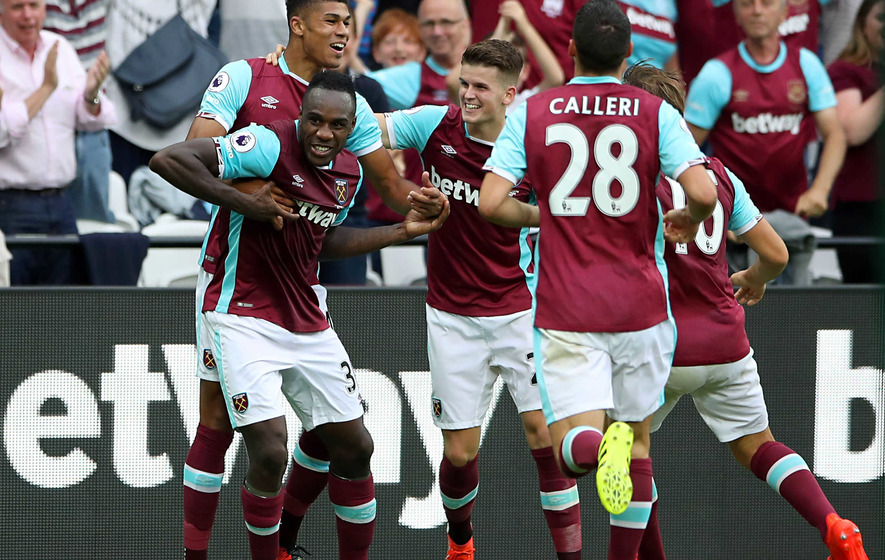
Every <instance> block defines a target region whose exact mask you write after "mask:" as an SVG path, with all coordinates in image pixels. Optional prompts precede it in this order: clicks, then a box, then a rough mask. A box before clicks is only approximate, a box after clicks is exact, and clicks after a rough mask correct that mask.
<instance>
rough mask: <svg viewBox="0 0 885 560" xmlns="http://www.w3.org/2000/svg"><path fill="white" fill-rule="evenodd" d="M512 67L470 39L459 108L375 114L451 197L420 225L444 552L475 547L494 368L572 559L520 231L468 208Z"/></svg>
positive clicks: (573, 541) (455, 558)
mask: <svg viewBox="0 0 885 560" xmlns="http://www.w3.org/2000/svg"><path fill="white" fill-rule="evenodd" d="M521 67H522V57H521V55H520V53H519V51H518V50H516V48H515V47H514V46H513V45H512V44H510V43H508V42H506V41H500V40H495V39H492V40H487V41H482V42H480V43H476V44H474V45H471V46H470V47H468V48H467V50H466V51H465V52H464V55H463V58H462V60H461V74H460V90H459V96H460V102H461V106H460V107H458V106H456V105H449V106H447V107H440V106H433V105H426V106H422V107H418V108H415V109H411V110H408V111H397V112H394V113H389V114H386V115H383V116H382V115H378V118H379V122H380V124H381V125H382V131H383V139H384V144H385V146H387V147H389V148H392V149H404V148H415V149H417V150H418V151H419V152H421V158H422V160H423V162H424V169H425V171H429V172H430V178H431V181H432V182H433V184H434V185H435V186H437V187H438V188H439V189H440V190H441V191H442V192H443V193H444V194H446V195H447V196H448V197H449V200H450V201H451V204H452V214H451V217H450V218H449V223H448V224H446V226H445V227H443V228H442V229H440V230H439V231H435V232H434V233H433V234H431V235H430V238H429V242H428V253H427V286H428V291H427V343H428V357H429V361H430V374H431V377H432V380H433V394H432V397H431V402H430V403H428V404H430V405H431V406H430V408H431V411H432V414H433V420H434V423H436V425H437V426H438V427H439V428H441V429H442V432H443V441H444V444H445V447H444V457H443V460H442V464H441V466H440V473H439V478H440V490H441V491H442V495H443V496H442V498H443V505H444V507H445V512H446V517H447V519H448V522H449V524H448V535H449V551H448V555H447V556H446V558H447V560H470V559H472V558H473V557H474V544H473V527H472V525H471V521H470V520H471V511H472V509H473V504H474V501H475V498H476V495H477V491H478V484H479V470H478V452H479V444H480V435H481V434H480V426H481V425H482V422H483V418H484V416H485V414H486V412H487V410H488V407H489V403H490V401H491V397H492V390H493V387H494V384H495V381H496V379H497V378H498V376H501V377H502V378H503V380H504V381H505V382H506V384H507V388H508V389H509V391H510V395H511V396H512V397H513V401H514V402H515V403H516V407H517V410H518V411H519V413H520V416H521V417H522V424H523V428H524V430H525V435H526V440H527V442H528V445H529V448H530V449H531V453H532V457H533V458H534V459H535V462H536V464H537V468H538V478H539V481H540V491H541V506H542V508H543V510H544V516H545V517H546V519H547V524H548V526H549V528H550V533H551V535H552V537H553V544H554V548H555V549H556V553H557V558H559V559H560V560H567V559H578V558H580V557H581V521H580V505H579V502H578V491H577V487H576V486H575V482H574V481H573V480H570V479H567V478H565V477H564V476H563V475H562V474H561V473H560V472H559V470H558V469H557V466H556V462H555V459H554V458H553V450H552V448H551V443H550V433H549V432H548V431H547V426H546V423H545V421H544V415H543V413H542V412H541V399H540V393H539V391H538V386H537V382H536V381H535V378H534V360H533V351H532V326H531V307H532V294H531V292H530V290H529V286H528V284H529V281H530V279H531V278H532V276H533V275H532V272H531V265H530V261H531V246H530V243H529V240H528V231H527V229H522V230H520V229H514V228H505V227H500V226H496V225H493V224H490V223H488V222H486V221H485V220H484V219H483V218H482V217H481V216H480V215H479V212H478V211H477V206H478V204H479V194H480V193H479V186H480V184H481V183H482V178H483V175H484V172H483V170H482V166H483V165H484V163H485V161H486V159H488V157H489V155H490V154H491V152H492V146H493V144H494V141H495V139H496V138H497V137H498V134H499V133H500V132H501V130H502V129H503V128H504V122H505V115H506V112H507V106H508V105H510V103H511V102H512V101H513V98H514V95H515V94H516V87H515V85H516V80H517V78H518V76H519V71H520V69H521ZM510 194H511V196H513V197H515V198H517V199H519V200H523V201H528V200H529V198H530V189H529V187H528V186H527V185H525V184H520V185H518V186H516V187H515V188H514V189H513V190H512V191H511V192H510Z"/></svg>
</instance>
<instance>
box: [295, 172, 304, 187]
mask: <svg viewBox="0 0 885 560" xmlns="http://www.w3.org/2000/svg"><path fill="white" fill-rule="evenodd" d="M292 184H293V185H295V186H296V187H298V188H299V189H300V188H303V187H304V179H302V178H301V175H292Z"/></svg>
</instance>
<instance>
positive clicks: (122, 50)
mask: <svg viewBox="0 0 885 560" xmlns="http://www.w3.org/2000/svg"><path fill="white" fill-rule="evenodd" d="M584 1H585V0H483V1H478V0H474V1H470V2H466V3H465V2H464V1H463V0H399V1H390V0H388V1H385V0H355V1H352V2H351V7H352V13H353V16H354V22H355V23H354V25H353V28H352V30H351V41H350V43H349V45H348V48H347V55H346V57H345V60H346V65H345V67H344V68H343V70H344V71H347V72H348V73H350V74H351V75H352V76H353V77H354V79H355V81H356V84H357V90H358V91H360V92H361V93H362V94H363V95H364V96H365V97H366V98H367V100H368V101H369V103H370V105H371V106H372V109H373V110H374V111H377V112H384V111H387V110H396V109H408V108H411V107H415V106H417V105H422V104H447V103H449V102H453V101H454V102H456V103H457V90H458V86H459V84H458V80H457V75H458V72H457V69H458V68H459V64H460V59H461V54H462V53H463V52H464V49H465V48H466V47H467V46H468V45H469V44H470V43H471V42H472V41H476V40H479V39H482V38H485V37H488V36H494V37H497V38H504V39H507V40H510V41H512V42H514V43H515V44H516V45H517V46H518V47H519V48H520V50H521V51H522V52H523V53H524V58H525V60H526V67H525V71H524V74H523V76H521V79H520V97H521V98H522V99H524V98H525V97H527V96H529V95H531V94H533V93H536V92H538V91H541V90H543V89H546V88H549V87H554V86H557V85H560V84H562V83H564V82H566V81H567V80H569V79H570V78H571V77H572V75H573V74H574V65H573V62H572V60H571V58H570V57H569V55H568V45H569V39H570V34H571V29H572V22H573V19H574V14H575V13H576V11H577V10H578V8H579V7H580V6H581V5H582V4H583V3H584ZM591 1H592V0H591ZM619 4H620V5H621V7H622V9H623V10H624V11H625V13H626V14H627V15H628V17H629V19H630V22H631V24H632V26H633V53H632V55H631V57H630V61H631V62H637V61H646V62H648V63H651V64H653V65H655V66H658V67H660V68H664V69H667V70H671V71H674V72H677V73H680V74H681V76H682V77H683V78H684V80H685V81H686V83H687V84H688V86H689V88H688V90H689V98H688V105H687V108H686V115H685V117H686V120H687V122H688V124H689V126H690V128H691V130H692V132H693V133H694V135H695V138H696V140H697V141H698V142H699V143H702V144H704V146H703V148H704V149H705V151H708V152H711V153H712V154H714V155H716V156H717V157H719V158H720V159H721V160H722V161H723V162H724V163H725V164H726V165H728V166H729V167H730V168H731V169H732V170H733V171H734V172H735V173H736V174H737V175H738V176H739V177H741V178H742V180H743V181H744V183H745V184H746V185H747V189H748V191H749V192H750V194H751V196H752V197H753V199H754V201H755V202H756V204H757V206H759V208H760V209H761V210H762V211H763V212H764V213H765V214H766V217H767V218H768V219H769V221H770V222H771V223H772V224H773V225H774V226H775V228H776V229H777V230H778V231H779V233H780V234H781V236H782V237H784V239H785V240H786V241H787V243H788V246H789V248H790V250H791V262H793V263H794V270H793V272H792V273H791V274H788V275H786V276H785V278H786V279H787V281H789V282H792V283H795V284H799V285H805V284H809V283H810V282H811V280H812V278H811V276H810V274H809V272H808V269H807V268H808V261H809V260H810V258H811V255H812V254H813V251H814V250H815V239H816V236H815V233H814V232H815V230H814V229H813V228H812V226H818V227H822V228H824V229H826V230H831V231H832V233H833V235H835V236H851V237H873V236H877V235H880V234H881V232H880V228H881V219H880V211H879V204H878V202H879V201H880V199H881V192H880V189H879V179H878V168H877V161H878V158H877V157H876V151H877V149H876V144H875V141H874V138H875V136H876V131H877V130H878V129H879V128H880V124H881V122H882V118H883V104H885V99H883V92H882V86H881V81H880V75H879V74H880V72H879V68H880V65H879V52H880V50H881V47H882V27H883V7H885V0H789V1H788V0H622V1H620V2H619ZM0 9H2V12H0V22H2V29H0V90H2V93H0V170H2V172H0V230H2V231H3V232H4V233H5V234H6V235H7V236H9V235H15V234H23V233H43V234H72V233H77V225H76V222H75V219H76V220H92V221H98V222H107V223H111V224H113V223H115V222H116V221H118V220H117V218H116V217H115V216H114V214H113V212H112V211H111V209H110V207H109V203H108V178H109V175H110V172H111V170H112V169H113V171H114V172H115V173H117V174H119V175H120V176H121V177H122V178H123V180H124V181H125V182H126V183H127V185H128V191H129V192H128V196H129V203H130V207H131V208H132V209H137V212H138V214H137V219H138V221H139V225H140V226H147V225H149V224H150V223H151V222H152V221H153V220H154V219H156V217H157V216H159V215H160V214H162V213H168V214H175V215H177V216H178V217H179V218H184V219H208V217H209V213H208V211H207V210H208V209H207V208H206V207H205V206H204V205H203V204H202V203H200V201H196V200H183V199H182V197H181V196H180V193H177V191H174V189H171V187H169V186H168V185H166V184H164V183H163V182H162V180H161V179H159V178H158V177H155V176H153V175H152V174H151V172H150V171H149V170H147V168H146V167H144V166H146V164H147V161H148V160H149V159H150V157H151V156H152V155H153V154H154V153H155V152H156V151H157V150H159V149H161V148H163V147H165V146H167V145H169V144H172V143H175V142H178V141H181V140H183V139H184V138H185V137H186V135H187V131H188V127H189V126H190V123H191V121H192V115H191V116H188V117H185V118H183V119H182V120H181V121H180V122H179V123H178V124H176V125H174V126H171V127H167V128H163V129H160V128H157V127H156V126H153V125H151V124H150V123H148V122H146V121H145V120H144V119H143V118H140V117H139V115H138V114H136V113H134V112H133V111H131V108H130V107H129V106H128V104H127V98H126V97H124V95H123V92H122V89H123V87H125V86H121V84H120V83H119V82H118V81H117V80H116V79H115V77H114V72H113V70H114V69H116V68H118V67H119V65H120V64H121V63H122V62H123V61H124V60H125V59H126V57H127V56H128V55H129V54H130V53H132V52H133V51H134V50H135V49H136V48H137V47H139V45H141V44H142V43H143V42H144V41H145V40H146V39H147V38H148V37H149V36H151V35H152V34H153V33H155V32H156V31H157V30H158V29H160V28H161V27H162V26H163V25H164V24H165V23H166V22H167V21H169V20H170V18H173V17H174V16H176V15H181V17H182V18H183V19H184V20H185V21H186V22H187V24H188V25H189V26H190V27H191V29H193V30H194V31H196V32H197V33H199V34H200V35H201V36H203V37H208V38H209V40H210V41H212V42H213V43H214V44H215V45H217V46H219V47H220V48H221V50H222V51H223V52H224V53H225V55H226V56H227V57H228V58H229V59H231V60H235V59H238V58H252V57H257V56H263V55H264V54H266V53H268V52H271V51H273V49H274V46H275V45H276V44H278V43H285V41H284V39H285V38H286V37H287V30H286V29H284V28H280V26H279V21H281V20H283V19H285V18H284V17H283V14H285V2H284V0H252V1H250V2H239V1H233V0H153V1H152V2H144V1H139V0H0ZM78 58H79V60H78ZM825 64H826V66H825ZM208 85H209V84H207V86H208ZM515 106H516V104H514V107H515ZM195 110H196V107H195ZM846 148H847V149H846ZM412 152H414V150H407V151H405V152H403V153H396V154H392V155H393V156H394V161H395V162H396V164H397V167H398V168H399V170H400V172H401V173H402V174H403V176H405V177H408V178H410V179H411V180H413V181H415V182H419V179H420V172H421V170H422V167H421V160H420V158H419V157H418V155H417V152H415V153H412ZM843 159H844V161H845V164H844V165H843V164H842V162H843ZM364 194H365V196H364V197H363V198H364V199H362V200H360V201H359V202H358V207H357V208H356V209H355V210H353V211H351V212H350V217H349V220H351V221H352V224H353V225H356V226H371V225H378V224H382V223H390V222H393V221H397V220H399V219H401V217H400V216H399V215H398V214H396V213H395V212H393V211H392V210H389V209H388V208H386V207H385V206H384V205H383V203H382V202H381V200H380V198H379V197H377V195H375V193H374V190H373V189H365V191H364ZM0 240H2V237H0ZM742 249H743V248H742V247H741V246H740V243H739V240H737V239H735V240H734V247H733V248H732V251H731V255H732V256H733V257H734V258H735V259H744V258H752V255H746V254H745V253H746V251H743V250H742ZM878 251H879V247H878V246H877V245H875V244H866V245H864V244H858V245H845V246H839V248H838V264H839V267H840V269H841V276H842V279H843V281H844V282H846V283H869V282H874V281H875V280H876V278H877V277H876V274H875V272H876V271H875V267H876V263H877V262H878V259H877V258H876V257H877V255H878V254H879V253H878ZM6 255H7V253H6V252H5V248H3V247H2V243H0V267H3V265H4V263H6V262H7V261H8V259H7V258H6ZM12 255H13V259H12V261H11V265H10V268H11V274H10V278H11V283H12V284H13V285H23V284H59V283H67V282H69V281H70V278H69V277H68V276H67V275H66V274H64V272H63V271H64V269H65V267H69V266H70V263H69V262H67V260H66V259H67V258H68V257H66V254H65V250H59V249H22V248H14V250H13V251H12ZM736 262H737V261H736ZM323 274H324V278H323V280H324V281H325V282H328V283H345V284H361V283H364V281H365V280H364V279H365V261H364V260H362V261H361V262H351V263H342V264H341V265H335V266H329V267H327V269H326V271H324V273H323ZM3 276H4V275H3V274H0V282H3Z"/></svg>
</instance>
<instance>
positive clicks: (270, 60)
mask: <svg viewBox="0 0 885 560" xmlns="http://www.w3.org/2000/svg"><path fill="white" fill-rule="evenodd" d="M284 52H286V46H285V45H281V44H279V43H277V48H276V49H274V51H273V52H272V53H269V54H267V55H265V57H264V62H265V63H266V64H273V65H274V66H279V65H280V59H281V58H282V57H283V53H284Z"/></svg>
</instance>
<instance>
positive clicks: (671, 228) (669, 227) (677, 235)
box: [664, 208, 700, 243]
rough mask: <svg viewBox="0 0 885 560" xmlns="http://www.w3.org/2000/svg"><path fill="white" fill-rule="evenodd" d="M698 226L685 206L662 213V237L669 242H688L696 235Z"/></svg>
mask: <svg viewBox="0 0 885 560" xmlns="http://www.w3.org/2000/svg"><path fill="white" fill-rule="evenodd" d="M699 226H700V224H699V223H698V222H695V221H694V220H692V219H691V214H689V213H688V209H687V208H681V209H679V210H675V209H674V210H670V211H669V212H667V213H666V214H664V239H666V240H667V241H669V242H670V243H688V242H690V241H693V240H694V238H695V237H696V236H697V234H698V227H699Z"/></svg>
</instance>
